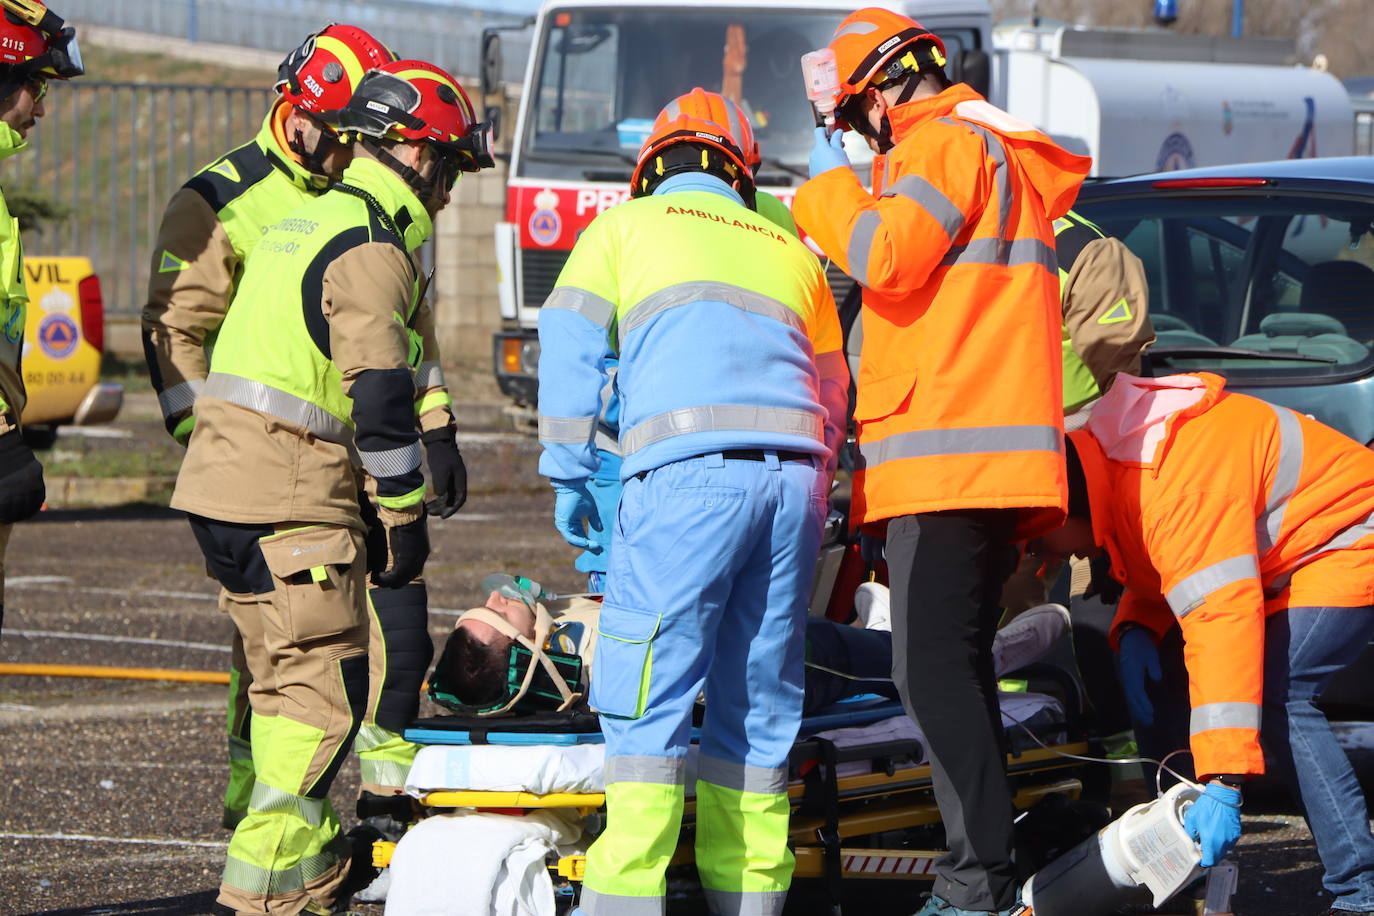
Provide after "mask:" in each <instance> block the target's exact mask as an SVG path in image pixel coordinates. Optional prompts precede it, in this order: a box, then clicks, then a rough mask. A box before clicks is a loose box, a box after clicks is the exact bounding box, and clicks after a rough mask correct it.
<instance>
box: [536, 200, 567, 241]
mask: <svg viewBox="0 0 1374 916" xmlns="http://www.w3.org/2000/svg"><path fill="white" fill-rule="evenodd" d="M562 234H563V218H562V217H561V216H559V215H558V192H557V191H553V190H550V189H549V188H545V189H544V190H542V191H540V192H539V193H538V194H536V195H534V212H533V213H531V214H530V238H532V239H534V242H535V244H536V245H543V246H544V247H546V248H547V247H548V246H549V245H552V244H553V243H554V242H557V241H558V237H559V236H560V235H562Z"/></svg>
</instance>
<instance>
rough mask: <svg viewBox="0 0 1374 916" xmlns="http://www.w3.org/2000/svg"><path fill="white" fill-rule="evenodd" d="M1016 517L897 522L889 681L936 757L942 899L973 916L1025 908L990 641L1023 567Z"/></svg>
mask: <svg viewBox="0 0 1374 916" xmlns="http://www.w3.org/2000/svg"><path fill="white" fill-rule="evenodd" d="M1015 526H1016V511H1015V510H1013V509H970V510H956V511H949V512H929V513H920V514H917V515H908V516H903V517H901V518H895V519H892V520H891V521H890V522H889V523H888V529H887V565H888V570H889V575H890V582H891V586H892V648H893V658H892V679H893V681H895V682H896V685H897V690H898V692H899V693H900V695H901V698H902V703H903V704H904V705H905V706H906V710H907V713H908V714H910V715H911V716H912V718H913V719H915V720H916V722H917V724H919V725H920V727H921V731H922V732H923V733H924V734H925V737H926V747H927V749H928V750H929V752H930V764H931V776H932V780H933V782H934V786H935V800H936V802H937V803H938V804H939V806H940V817H941V819H942V820H943V821H944V825H945V833H946V836H947V839H948V844H949V852H948V853H947V854H946V855H944V856H943V857H941V859H940V860H939V862H937V863H936V873H937V877H936V880H935V893H936V894H938V895H939V896H941V897H943V898H944V899H945V900H947V901H948V902H949V903H951V904H953V905H954V906H957V907H962V908H963V909H967V910H991V911H997V910H1001V909H1005V908H1007V907H1009V906H1011V905H1012V904H1013V903H1015V902H1016V874H1015V870H1014V869H1013V867H1012V861H1011V850H1012V802H1011V790H1010V787H1009V785H1008V783H1007V775H1006V737H1005V733H1004V731H1003V729H1002V717H1001V712H1000V710H999V708H998V704H997V680H996V676H995V675H994V673H993V664H992V639H993V636H994V634H995V633H996V631H997V621H998V618H999V617H1000V616H1001V614H1002V608H1001V601H1000V598H1001V592H1002V585H1003V583H1005V582H1006V579H1007V577H1008V576H1009V575H1011V573H1012V571H1013V569H1014V568H1015V565H1016V550H1015V548H1014V547H1012V546H1011V539H1012V535H1013V532H1014V530H1015Z"/></svg>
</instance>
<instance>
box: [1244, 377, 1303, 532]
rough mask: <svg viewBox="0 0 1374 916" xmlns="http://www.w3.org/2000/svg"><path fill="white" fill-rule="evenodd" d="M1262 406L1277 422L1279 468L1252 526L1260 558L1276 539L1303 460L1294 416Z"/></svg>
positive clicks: (1272, 406) (1300, 430) (1284, 409)
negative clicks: (1268, 410)
mask: <svg viewBox="0 0 1374 916" xmlns="http://www.w3.org/2000/svg"><path fill="white" fill-rule="evenodd" d="M1266 406H1268V407H1269V408H1270V409H1271V410H1273V411H1274V415H1275V416H1276V417H1278V421H1279V464H1278V468H1277V469H1276V470H1275V471H1274V483H1273V484H1272V485H1271V486H1270V487H1269V501H1268V502H1266V503H1265V505H1264V514H1263V515H1261V516H1260V517H1259V518H1258V519H1257V520H1256V522H1255V541H1256V543H1257V544H1258V545H1259V553H1260V556H1263V555H1264V554H1265V553H1266V552H1267V551H1268V550H1269V548H1271V547H1273V546H1274V542H1275V541H1277V540H1278V539H1279V531H1280V530H1282V529H1283V513H1284V510H1286V509H1287V508H1288V501H1289V500H1290V499H1292V498H1293V494H1294V493H1295V492H1296V491H1297V489H1298V477H1299V474H1300V473H1301V471H1302V457H1303V439H1302V424H1301V423H1300V422H1299V421H1298V415H1297V414H1295V413H1293V411H1291V410H1289V409H1288V408H1287V407H1278V406H1275V405H1273V404H1267V405H1266Z"/></svg>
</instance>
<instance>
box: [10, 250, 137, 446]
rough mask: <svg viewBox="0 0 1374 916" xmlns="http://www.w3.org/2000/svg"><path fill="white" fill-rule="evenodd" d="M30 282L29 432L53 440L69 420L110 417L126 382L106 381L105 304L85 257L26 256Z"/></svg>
mask: <svg viewBox="0 0 1374 916" xmlns="http://www.w3.org/2000/svg"><path fill="white" fill-rule="evenodd" d="M24 274H25V279H27V281H28V287H29V308H28V319H27V322H26V324H25V328H24V355H23V362H22V364H21V365H22V368H23V372H24V387H25V388H26V389H27V390H28V404H27V405H26V406H25V408H24V414H23V418H22V422H23V426H24V432H25V438H27V439H29V440H30V441H31V444H34V445H37V446H40V447H42V446H45V445H51V443H52V440H53V438H54V436H55V435H56V428H57V427H58V426H60V425H63V424H74V425H77V426H90V425H95V424H100V423H108V422H110V421H111V420H113V419H114V418H115V416H116V415H118V413H119V408H120V407H121V406H122V405H123V403H124V388H123V386H122V385H116V384H111V383H102V382H101V381H100V359H101V353H102V351H103V350H104V348H105V303H104V300H103V298H102V297H101V293H100V278H99V277H97V276H96V274H95V271H94V269H92V267H91V261H90V259H89V258H84V257H26V258H25V259H24Z"/></svg>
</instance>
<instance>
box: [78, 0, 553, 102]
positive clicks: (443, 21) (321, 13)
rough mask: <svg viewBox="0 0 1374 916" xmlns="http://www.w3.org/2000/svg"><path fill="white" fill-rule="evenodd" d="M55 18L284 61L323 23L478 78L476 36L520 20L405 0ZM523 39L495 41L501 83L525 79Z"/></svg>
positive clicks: (191, 5)
mask: <svg viewBox="0 0 1374 916" xmlns="http://www.w3.org/2000/svg"><path fill="white" fill-rule="evenodd" d="M61 11H62V15H63V16H66V17H67V18H69V19H71V20H73V21H75V22H77V23H78V24H80V23H85V24H89V25H97V26H107V27H110V28H119V29H130V30H133V31H137V32H150V33H153V34H155V35H167V36H170V37H173V38H184V39H187V40H189V41H206V42H214V43H216V44H228V45H237V46H239V47H245V48H259V49H263V50H267V51H281V52H282V53H285V52H287V51H289V50H291V49H292V48H293V47H295V46H296V45H297V44H298V43H299V42H300V41H301V39H302V38H303V37H304V36H306V35H308V34H309V33H311V32H314V31H316V30H318V29H319V28H320V27H321V26H323V25H324V24H326V23H329V22H347V23H350V24H352V25H357V26H361V27H362V28H365V29H367V30H368V31H369V32H371V33H372V34H374V35H376V36H377V38H379V39H381V40H382V41H384V42H386V43H387V44H388V45H389V46H390V47H391V48H392V49H393V50H394V51H396V52H397V53H398V54H400V55H401V56H402V57H411V58H418V59H420V60H427V61H430V62H432V63H435V64H438V65H439V66H441V67H444V68H445V69H447V70H449V71H450V72H452V73H465V74H475V73H477V64H478V57H479V55H480V53H481V49H480V45H481V35H482V29H483V28H484V27H486V26H489V25H509V24H513V23H517V22H519V21H520V20H521V18H522V17H521V16H519V15H514V14H511V13H502V12H496V11H491V10H482V9H474V8H472V7H464V6H457V5H442V6H440V5H435V4H431V3H414V2H406V0H294V2H291V3H283V2H282V0H63V3H62V4H61ZM529 42H530V35H529V33H528V32H525V33H518V32H517V33H508V34H507V35H506V36H505V38H504V40H503V41H502V62H503V68H502V69H503V71H504V78H505V79H506V80H508V81H510V82H514V83H518V82H520V81H521V80H522V79H523V78H524V73H525V61H526V59H527V58H528V56H529Z"/></svg>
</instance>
